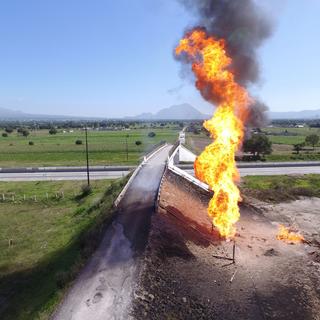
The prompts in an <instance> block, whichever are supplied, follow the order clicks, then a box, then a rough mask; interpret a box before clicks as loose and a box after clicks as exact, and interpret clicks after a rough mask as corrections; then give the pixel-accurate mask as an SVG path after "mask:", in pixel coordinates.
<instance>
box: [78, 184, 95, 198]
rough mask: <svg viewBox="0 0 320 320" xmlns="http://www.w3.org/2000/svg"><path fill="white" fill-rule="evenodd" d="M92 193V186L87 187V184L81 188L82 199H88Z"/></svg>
mask: <svg viewBox="0 0 320 320" xmlns="http://www.w3.org/2000/svg"><path fill="white" fill-rule="evenodd" d="M91 193H92V188H91V186H89V185H87V184H84V185H82V186H81V196H82V197H86V196H88V195H89V194H91Z"/></svg>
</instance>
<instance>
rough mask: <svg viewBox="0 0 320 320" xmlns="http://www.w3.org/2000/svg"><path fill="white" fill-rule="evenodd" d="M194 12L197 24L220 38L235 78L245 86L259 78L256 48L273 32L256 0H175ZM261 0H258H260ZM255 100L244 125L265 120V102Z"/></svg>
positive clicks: (270, 20) (271, 25)
mask: <svg viewBox="0 0 320 320" xmlns="http://www.w3.org/2000/svg"><path fill="white" fill-rule="evenodd" d="M178 1H179V2H181V3H183V4H184V5H185V6H186V7H187V8H188V9H190V10H191V11H192V12H194V14H196V16H197V20H198V22H197V23H198V26H196V27H201V28H205V29H206V31H207V33H208V34H209V35H211V36H214V37H215V38H218V39H220V38H223V39H225V41H226V44H227V52H228V54H229V56H231V57H232V59H233V64H232V66H231V69H232V71H233V73H234V74H235V79H236V81H237V82H238V83H239V84H240V85H242V86H244V87H248V86H249V85H250V84H255V83H257V82H258V81H259V79H260V68H259V59H258V55H257V50H258V49H259V47H260V46H261V45H262V44H263V42H264V41H265V40H266V39H268V38H269V37H270V36H271V35H272V32H273V24H272V19H270V17H268V15H267V14H266V13H265V12H264V11H263V10H262V9H261V8H260V7H259V6H258V5H257V1H256V0H178ZM259 1H260V0H259ZM262 105H263V104H262V103H260V102H259V101H257V102H256V103H255V104H253V105H251V106H250V110H251V116H250V119H249V120H250V121H248V123H247V125H248V126H249V127H253V126H254V124H256V123H258V124H260V125H261V124H263V123H265V122H266V117H265V113H266V112H265V111H266V110H267V108H266V107H265V105H263V107H262Z"/></svg>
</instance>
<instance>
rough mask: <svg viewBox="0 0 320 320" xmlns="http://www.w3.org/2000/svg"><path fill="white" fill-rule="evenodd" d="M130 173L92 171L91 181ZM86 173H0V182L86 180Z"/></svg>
mask: <svg viewBox="0 0 320 320" xmlns="http://www.w3.org/2000/svg"><path fill="white" fill-rule="evenodd" d="M129 172H130V171H128V170H118V171H98V172H96V171H92V172H90V179H92V180H103V179H118V178H121V177H124V176H126V175H127V174H128V173H129ZM86 179H87V173H86V172H77V171H76V172H21V173H19V172H16V173H0V181H50V180H86Z"/></svg>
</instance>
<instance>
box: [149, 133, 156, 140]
mask: <svg viewBox="0 0 320 320" xmlns="http://www.w3.org/2000/svg"><path fill="white" fill-rule="evenodd" d="M155 136H156V134H155V133H154V132H153V131H151V132H149V133H148V137H149V138H153V137H155Z"/></svg>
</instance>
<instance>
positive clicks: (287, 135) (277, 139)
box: [186, 126, 320, 161]
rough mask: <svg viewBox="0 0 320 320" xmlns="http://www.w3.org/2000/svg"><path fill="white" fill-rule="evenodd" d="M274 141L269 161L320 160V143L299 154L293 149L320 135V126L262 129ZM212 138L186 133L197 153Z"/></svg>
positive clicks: (188, 144)
mask: <svg viewBox="0 0 320 320" xmlns="http://www.w3.org/2000/svg"><path fill="white" fill-rule="evenodd" d="M261 131H262V132H263V133H264V134H266V135H267V137H268V139H269V140H270V141H271V142H272V150H273V151H272V153H271V154H270V155H266V157H265V158H266V160H267V161H299V160H300V161H303V160H310V161H312V160H320V145H318V146H315V149H314V150H313V148H312V147H311V146H304V147H303V149H302V150H301V152H300V153H299V154H297V153H296V152H294V151H293V146H294V145H295V144H301V143H304V142H305V139H306V136H308V135H311V134H316V135H318V136H320V129H319V128H310V127H307V126H306V127H303V128H294V127H267V128H263V129H261ZM210 142H211V139H210V138H209V137H208V136H207V135H206V134H205V133H204V132H202V131H201V132H200V133H199V134H194V133H192V132H188V133H187V135H186V145H187V147H189V148H190V149H191V150H193V151H194V152H195V153H196V154H199V153H200V152H201V151H202V150H203V149H204V148H205V146H206V145H208V144H209V143H210Z"/></svg>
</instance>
